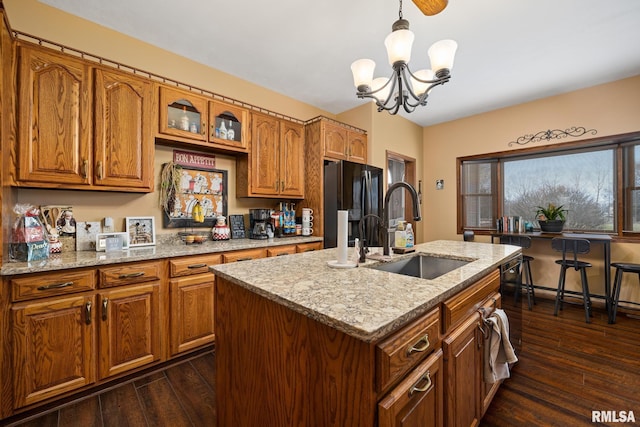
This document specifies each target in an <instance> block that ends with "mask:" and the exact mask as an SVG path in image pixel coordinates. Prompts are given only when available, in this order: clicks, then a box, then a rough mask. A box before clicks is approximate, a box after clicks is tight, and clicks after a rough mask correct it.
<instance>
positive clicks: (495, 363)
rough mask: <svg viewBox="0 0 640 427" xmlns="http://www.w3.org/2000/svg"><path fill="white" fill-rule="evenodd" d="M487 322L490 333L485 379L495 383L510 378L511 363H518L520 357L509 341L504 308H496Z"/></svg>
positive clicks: (485, 349)
mask: <svg viewBox="0 0 640 427" xmlns="http://www.w3.org/2000/svg"><path fill="white" fill-rule="evenodd" d="M485 324H486V325H485V328H486V329H488V330H489V334H488V336H486V338H485V345H484V381H485V382H486V383H489V384H493V383H495V382H498V381H500V380H502V379H505V378H509V376H510V373H509V364H510V363H516V362H517V361H518V357H517V356H516V353H515V351H514V350H513V346H512V345H511V342H510V341H509V319H508V318H507V314H506V313H505V312H504V310H502V309H499V308H498V309H496V310H495V311H494V312H493V314H491V316H489V317H488V318H487V319H486V320H485Z"/></svg>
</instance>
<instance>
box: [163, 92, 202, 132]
mask: <svg viewBox="0 0 640 427" xmlns="http://www.w3.org/2000/svg"><path fill="white" fill-rule="evenodd" d="M208 103H209V100H208V99H207V98H205V97H203V96H198V95H196V94H194V93H192V92H188V91H183V90H180V89H174V88H170V87H165V86H161V87H160V129H159V131H160V133H161V134H165V135H171V136H177V137H180V138H187V139H192V140H197V141H202V142H206V141H207V129H208V119H209V115H208Z"/></svg>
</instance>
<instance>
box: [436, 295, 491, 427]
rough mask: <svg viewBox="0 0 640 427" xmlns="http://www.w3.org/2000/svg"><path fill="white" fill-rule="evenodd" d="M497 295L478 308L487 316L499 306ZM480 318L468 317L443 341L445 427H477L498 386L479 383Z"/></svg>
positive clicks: (480, 354)
mask: <svg viewBox="0 0 640 427" xmlns="http://www.w3.org/2000/svg"><path fill="white" fill-rule="evenodd" d="M499 301H500V295H499V294H497V293H496V294H493V295H491V296H490V297H489V298H488V299H487V300H485V301H484V304H482V305H481V306H482V307H483V308H484V309H485V310H487V313H489V312H490V310H491V309H493V307H495V306H496V304H499ZM481 328H482V316H481V314H480V313H479V312H478V311H476V312H474V313H473V314H471V315H469V316H468V317H467V318H466V319H465V320H464V321H462V323H461V324H459V326H458V327H456V328H455V329H454V330H453V331H452V332H451V333H450V334H449V335H448V336H447V337H446V338H445V339H444V340H443V341H442V349H443V351H444V360H445V388H446V390H447V393H446V399H445V414H446V415H445V418H446V420H447V424H446V425H447V426H477V425H479V423H480V419H481V418H482V415H483V414H484V412H485V410H486V407H488V405H489V403H490V401H491V398H492V397H493V395H494V394H495V392H496V391H497V388H498V387H499V383H497V384H492V385H489V384H485V383H484V380H483V362H484V360H483V357H484V355H483V353H484V345H485V343H484V340H483V334H482V332H481Z"/></svg>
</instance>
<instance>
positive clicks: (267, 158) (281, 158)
mask: <svg viewBox="0 0 640 427" xmlns="http://www.w3.org/2000/svg"><path fill="white" fill-rule="evenodd" d="M237 166H238V167H237V171H236V172H237V194H238V196H240V197H287V198H290V199H302V198H304V126H303V125H301V124H298V123H293V122H291V121H288V120H284V119H282V120H281V119H278V118H276V117H272V116H268V115H266V114H260V113H252V123H251V150H250V152H249V155H248V157H239V158H238V160H237Z"/></svg>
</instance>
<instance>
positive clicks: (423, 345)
mask: <svg viewBox="0 0 640 427" xmlns="http://www.w3.org/2000/svg"><path fill="white" fill-rule="evenodd" d="M430 345H431V343H430V342H429V334H424V336H423V337H422V338H420V340H418V342H416V343H415V344H414V345H412V346H411V347H409V348H408V349H407V356H409V355H411V353H413V352H416V353H422V352H423V351H425V350H426V349H428V348H429V346H430Z"/></svg>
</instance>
